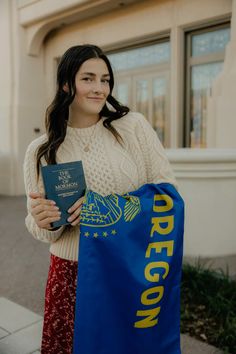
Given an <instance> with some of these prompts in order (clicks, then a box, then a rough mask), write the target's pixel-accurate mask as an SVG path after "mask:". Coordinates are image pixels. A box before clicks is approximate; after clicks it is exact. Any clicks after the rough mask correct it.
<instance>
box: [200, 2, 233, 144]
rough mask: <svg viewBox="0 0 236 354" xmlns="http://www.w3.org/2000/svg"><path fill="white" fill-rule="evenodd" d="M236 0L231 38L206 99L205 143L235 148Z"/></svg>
mask: <svg viewBox="0 0 236 354" xmlns="http://www.w3.org/2000/svg"><path fill="white" fill-rule="evenodd" d="M235 132H236V0H233V1H232V21H231V40H230V42H229V43H228V45H227V47H226V53H225V62H224V68H223V71H222V73H221V74H220V75H219V77H218V78H217V79H216V80H215V82H214V84H213V87H212V95H211V97H209V99H208V110H207V145H208V147H217V148H232V147H233V148H236V134H235Z"/></svg>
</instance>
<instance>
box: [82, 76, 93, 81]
mask: <svg viewBox="0 0 236 354" xmlns="http://www.w3.org/2000/svg"><path fill="white" fill-rule="evenodd" d="M82 80H83V81H89V82H90V81H92V78H91V77H84V78H83V79H82Z"/></svg>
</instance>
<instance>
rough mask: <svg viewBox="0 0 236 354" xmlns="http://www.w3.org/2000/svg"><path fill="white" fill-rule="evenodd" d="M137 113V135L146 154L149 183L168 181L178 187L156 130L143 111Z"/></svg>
mask: <svg viewBox="0 0 236 354" xmlns="http://www.w3.org/2000/svg"><path fill="white" fill-rule="evenodd" d="M136 114H137V120H138V124H137V136H138V140H139V143H140V145H141V149H142V151H143V155H144V160H145V165H146V169H147V176H148V183H162V182H167V183H170V184H173V185H174V186H175V187H176V188H177V182H176V179H175V177H174V174H173V171H172V168H171V166H170V163H169V161H168V159H167V156H166V153H165V150H164V147H163V146H162V144H161V142H160V140H159V138H158V136H157V134H156V132H155V130H154V129H153V128H152V126H151V125H150V123H149V122H148V121H147V119H146V118H145V117H144V116H143V115H142V114H141V113H136Z"/></svg>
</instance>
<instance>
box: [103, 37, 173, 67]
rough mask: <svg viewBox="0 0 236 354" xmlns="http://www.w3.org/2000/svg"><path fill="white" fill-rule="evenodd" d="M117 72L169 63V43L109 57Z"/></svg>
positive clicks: (131, 50)
mask: <svg viewBox="0 0 236 354" xmlns="http://www.w3.org/2000/svg"><path fill="white" fill-rule="evenodd" d="M108 58H109V60H110V61H111V63H112V67H113V69H114V70H115V71H121V70H129V69H135V68H140V67H146V66H149V65H156V64H160V63H166V62H169V59H170V44H169V42H165V43H158V44H154V45H150V46H146V47H142V48H135V49H130V50H127V51H124V52H120V53H114V54H109V55H108Z"/></svg>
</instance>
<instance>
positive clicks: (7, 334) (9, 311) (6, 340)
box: [0, 297, 222, 354]
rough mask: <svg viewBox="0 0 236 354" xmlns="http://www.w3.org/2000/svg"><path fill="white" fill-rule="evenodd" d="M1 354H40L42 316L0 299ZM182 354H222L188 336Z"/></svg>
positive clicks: (182, 343)
mask: <svg viewBox="0 0 236 354" xmlns="http://www.w3.org/2000/svg"><path fill="white" fill-rule="evenodd" d="M0 313H1V318H0V353H1V354H40V341H41V333H42V324H43V319H42V316H39V315H37V314H35V313H34V312H32V311H29V310H27V309H26V308H24V307H23V306H20V305H18V304H16V303H14V302H12V301H9V300H8V299H6V298H3V297H2V298H0ZM181 346H182V354H221V353H222V352H221V351H219V350H217V349H216V348H214V347H212V346H209V345H207V344H204V343H202V342H199V341H197V340H195V339H193V338H190V337H188V336H186V335H182V336H181Z"/></svg>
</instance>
